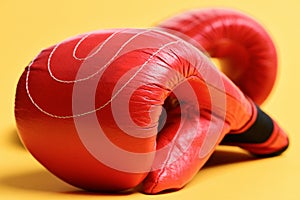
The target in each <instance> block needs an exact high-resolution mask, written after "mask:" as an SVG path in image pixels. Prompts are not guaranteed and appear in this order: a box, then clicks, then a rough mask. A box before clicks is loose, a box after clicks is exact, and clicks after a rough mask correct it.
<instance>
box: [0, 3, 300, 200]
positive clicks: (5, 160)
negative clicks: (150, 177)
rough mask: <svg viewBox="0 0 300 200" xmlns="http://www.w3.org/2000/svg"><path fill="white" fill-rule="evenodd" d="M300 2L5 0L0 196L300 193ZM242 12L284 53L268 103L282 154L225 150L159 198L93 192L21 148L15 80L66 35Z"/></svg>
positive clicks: (0, 48)
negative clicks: (194, 14)
mask: <svg viewBox="0 0 300 200" xmlns="http://www.w3.org/2000/svg"><path fill="white" fill-rule="evenodd" d="M298 2H299V1H298V0H285V1H282V0H251V1H241V0H236V1H233V0H147V1H146V0H127V1H126V0H124V1H122V0H108V1H103V0H98V1H96V0H95V1H91V0H83V1H76V0H72V1H71V0H70V1H63V0H52V1H40V0H36V1H33V0H26V1H22V0H19V1H15V0H1V1H0V22H1V23H0V36H1V37H0V199H1V200H6V199H32V200H33V199H44V200H47V199H56V200H59V199H154V198H155V199H183V198H185V199H297V200H299V199H300V156H299V154H300V141H299V140H300V136H299V128H298V126H300V122H299V113H300V109H299V106H298V103H299V101H300V99H299V97H300V94H299V93H300V77H299V72H300V59H299V41H300V40H299V36H300V10H299V8H300V4H299V3H298ZM207 6H209V7H211V6H222V7H231V8H236V9H239V10H241V11H244V12H246V13H248V14H250V15H252V16H253V17H254V18H256V19H257V20H258V21H260V22H261V23H262V24H263V25H264V26H265V27H266V28H267V30H268V31H269V32H270V33H271V35H272V37H273V39H274V41H275V43H276V45H277V47H278V52H279V62H280V71H279V76H278V81H277V82H276V87H275V89H274V90H273V92H272V95H271V96H270V98H269V99H268V101H267V102H266V103H265V104H264V105H263V109H264V110H266V111H267V112H268V113H269V114H270V115H272V116H273V117H274V118H276V119H277V120H278V121H279V122H280V124H281V125H282V127H284V129H285V130H286V131H287V132H288V133H289V135H290V140H291V145H290V148H289V149H288V151H287V152H286V153H285V154H284V155H283V156H280V157H275V158H269V159H258V160H257V159H253V158H252V157H251V156H249V155H247V154H245V153H244V152H243V151H241V150H239V149H237V148H220V149H219V150H218V151H217V152H216V153H215V154H214V155H213V157H212V159H211V160H210V161H209V163H208V164H207V165H206V167H204V168H203V169H202V170H201V171H200V172H199V173H198V174H197V176H196V177H195V178H194V179H193V181H192V182H191V183H190V184H188V185H187V186H186V187H185V188H184V189H182V190H180V191H178V192H173V193H169V194H161V195H158V196H149V195H144V194H141V193H138V192H132V193H127V194H118V195H116V194H115V195H113V194H93V193H87V192H84V191H81V190H79V189H76V188H74V187H72V186H69V185H67V184H66V183H63V182H62V181H60V180H58V179H57V178H56V177H54V176H53V175H51V174H50V173H49V172H47V171H46V170H45V169H44V168H43V167H42V166H41V165H40V164H39V163H38V162H36V161H35V160H34V159H33V158H32V157H31V155H30V154H29V153H28V152H27V151H26V150H25V149H23V147H22V146H21V144H20V142H19V141H18V138H17V136H16V128H15V122H14V115H13V105H14V94H15V88H16V84H17V80H18V78H19V76H20V74H21V73H22V71H23V70H24V67H25V66H26V65H27V64H28V62H29V61H30V60H31V59H32V58H33V57H34V56H35V55H36V54H37V53H38V52H39V51H40V50H41V49H42V48H45V47H48V46H50V45H52V44H55V43H57V42H59V41H61V40H64V39H66V38H67V37H69V36H73V35H77V34H79V33H83V32H87V31H91V30H96V29H104V28H115V27H149V26H151V25H153V24H155V23H157V22H159V21H161V20H163V19H165V18H167V17H169V16H172V15H174V14H177V13H179V12H182V11H184V10H187V9H192V8H200V7H207Z"/></svg>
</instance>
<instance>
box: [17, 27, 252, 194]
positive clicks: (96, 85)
mask: <svg viewBox="0 0 300 200" xmlns="http://www.w3.org/2000/svg"><path fill="white" fill-rule="evenodd" d="M254 113H255V105H254V103H253V102H252V101H251V100H249V99H248V98H247V97H245V96H244V94H243V93H242V92H241V91H240V90H239V89H238V88H237V87H236V86H235V85H234V84H233V83H232V82H231V81H230V80H229V79H228V78H227V77H226V76H224V75H223V74H222V73H220V72H219V71H218V70H217V69H216V68H214V67H213V64H212V63H211V62H210V61H209V59H208V58H207V57H206V56H205V55H204V54H203V53H202V52H200V51H199V50H197V49H196V48H194V47H193V46H192V45H191V44H189V43H187V42H185V41H183V40H181V39H180V38H177V37H175V36H173V35H170V34H167V33H165V32H161V31H158V30H144V29H119V30H103V31H97V32H92V33H89V34H84V35H79V36H76V37H74V38H70V39H68V40H65V41H63V42H61V43H60V44H58V45H55V46H52V47H49V48H47V49H45V50H43V51H42V52H41V53H40V54H39V55H38V56H37V57H36V58H35V59H34V60H33V61H32V63H31V64H30V65H29V66H28V67H27V68H26V69H25V71H24V73H23V74H22V76H21V78H20V80H19V83H18V87H17V92H16V100H15V116H16V122H17V127H18V131H19V134H20V136H21V138H22V141H23V143H24V144H25V146H26V147H27V149H28V150H29V151H30V152H31V153H32V155H33V156H34V157H35V158H36V159H37V160H38V161H39V162H40V163H41V164H42V165H44V166H45V167H46V168H47V169H48V170H49V171H51V172H52V173H53V174H55V175H56V176H58V177H60V178H61V179H62V180H64V181H66V182H68V183H70V184H72V185H74V186H77V187H80V188H84V189H87V190H93V191H120V190H125V189H129V188H133V187H136V186H137V185H139V184H142V185H143V187H142V188H143V191H144V192H145V193H151V194H154V193H158V192H161V191H164V190H167V189H179V188H182V187H183V186H184V185H185V184H186V183H187V182H189V181H190V180H191V179H192V177H193V176H194V175H195V174H196V173H197V172H198V170H199V169H200V168H201V167H202V166H203V165H204V164H205V162H206V161H207V159H208V158H209V157H210V155H211V154H212V152H213V151H214V149H215V147H216V146H217V145H218V144H219V143H220V141H221V140H222V138H223V137H224V136H225V135H226V134H227V133H230V132H233V131H235V132H238V131H239V130H244V129H245V127H247V126H250V125H251V123H253V118H255V114H254Z"/></svg>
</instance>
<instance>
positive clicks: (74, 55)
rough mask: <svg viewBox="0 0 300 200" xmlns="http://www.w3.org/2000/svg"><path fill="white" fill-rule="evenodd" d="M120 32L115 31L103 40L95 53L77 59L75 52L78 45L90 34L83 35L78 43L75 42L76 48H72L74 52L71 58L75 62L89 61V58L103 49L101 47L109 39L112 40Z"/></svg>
mask: <svg viewBox="0 0 300 200" xmlns="http://www.w3.org/2000/svg"><path fill="white" fill-rule="evenodd" d="M120 32H121V31H116V32H114V33H113V34H111V35H110V36H109V37H108V38H106V39H105V40H104V42H102V43H101V45H100V46H99V47H98V48H97V50H96V51H95V52H93V53H92V54H90V55H88V56H87V57H85V58H79V57H77V56H76V51H77V49H78V47H79V45H80V44H81V43H82V42H83V41H84V40H85V39H86V38H87V37H88V36H90V35H91V34H92V33H89V34H87V35H85V36H84V37H82V38H81V39H80V40H79V42H77V44H76V46H75V48H74V50H73V58H75V59H76V60H80V61H82V60H87V59H89V58H92V57H94V56H95V55H96V54H97V53H98V52H99V51H100V50H101V49H102V47H103V46H104V45H105V44H106V43H107V42H108V41H109V40H110V39H111V38H113V37H114V36H115V35H116V34H117V33H120Z"/></svg>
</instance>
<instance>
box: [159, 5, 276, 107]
mask: <svg viewBox="0 0 300 200" xmlns="http://www.w3.org/2000/svg"><path fill="white" fill-rule="evenodd" d="M159 27H161V28H163V29H164V30H165V31H168V32H171V33H172V34H176V35H178V36H180V37H182V38H184V39H186V40H188V41H189V42H191V43H193V44H195V45H196V46H198V47H199V46H200V47H199V48H200V49H201V48H203V49H204V50H205V51H207V53H208V54H209V55H210V56H211V57H213V58H218V59H219V60H220V63H221V70H222V71H223V72H224V73H225V74H226V75H227V76H228V77H229V78H230V79H231V80H232V81H233V82H234V83H235V84H236V85H237V86H238V87H239V88H240V89H241V90H242V91H243V92H244V93H245V94H246V95H248V96H249V97H250V98H251V99H252V100H253V101H254V102H255V103H256V104H258V105H261V104H262V103H263V102H264V101H265V100H266V98H267V97H268V96H269V94H270V92H271V90H272V88H273V85H274V82H275V79H276V74H277V53H276V49H275V46H274V43H273V41H272V39H271V37H270V36H269V34H268V33H267V32H266V30H265V29H264V28H263V27H262V26H261V25H260V24H259V23H258V22H257V21H256V20H254V19H252V18H250V17H249V16H247V15H245V14H243V13H240V12H238V11H235V10H230V9H221V8H207V9H198V10H191V11H187V12H185V13H182V14H179V15H177V16H175V17H172V18H170V19H168V20H166V21H164V22H162V23H161V24H159Z"/></svg>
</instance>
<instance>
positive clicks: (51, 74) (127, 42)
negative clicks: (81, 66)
mask: <svg viewBox="0 0 300 200" xmlns="http://www.w3.org/2000/svg"><path fill="white" fill-rule="evenodd" d="M150 31H151V30H149V29H147V30H145V31H142V32H139V33H137V34H135V35H133V36H132V37H131V38H130V39H128V40H127V41H126V42H125V43H124V44H123V45H122V46H121V47H120V49H119V50H118V51H117V52H116V53H115V54H114V55H113V57H112V58H111V59H110V60H109V61H108V62H107V63H106V64H105V65H104V66H102V67H100V69H99V70H97V71H96V72H95V73H93V74H91V75H89V76H87V77H85V78H81V79H77V80H62V79H59V78H57V77H55V76H54V75H53V73H52V71H51V58H52V56H53V54H54V52H55V50H56V49H57V47H58V46H59V45H60V44H61V43H60V44H58V45H56V46H55V47H54V48H53V50H52V51H51V53H50V55H49V58H48V63H47V66H48V72H49V74H50V76H51V78H53V79H54V80H56V81H57V82H61V83H76V82H80V81H86V80H88V79H91V78H92V77H94V76H95V75H97V74H99V72H101V71H102V70H104V69H105V68H106V67H107V66H108V65H110V64H111V62H112V61H113V60H114V59H115V58H116V57H117V56H118V55H119V53H120V52H121V51H122V50H123V49H124V48H125V46H126V45H127V44H129V43H130V42H131V41H133V40H134V39H135V38H137V37H138V36H139V35H141V34H143V33H146V32H150ZM120 32H121V31H120ZM117 33H119V32H117ZM117 33H115V34H112V35H113V36H115V35H116V34H117ZM112 35H111V37H108V38H107V39H106V40H105V41H104V42H103V43H104V44H103V43H102V44H101V45H100V47H99V48H98V49H97V50H96V52H99V51H100V50H101V49H102V47H103V46H104V45H105V44H106V43H107V42H108V41H109V40H110V39H111V38H112V37H113V36H112ZM87 36H88V35H87ZM87 36H85V38H86V37H87ZM80 41H81V40H80ZM80 41H79V42H80ZM79 42H78V43H79ZM78 43H77V44H78ZM76 46H78V45H76ZM75 48H76V47H75ZM73 52H74V50H73ZM93 54H94V55H96V53H93ZM73 55H74V53H73ZM94 55H93V56H94ZM91 57H92V56H90V57H89V58H91ZM74 58H75V57H74ZM75 59H76V58H75ZM86 59H88V58H86ZM86 59H85V60H86Z"/></svg>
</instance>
